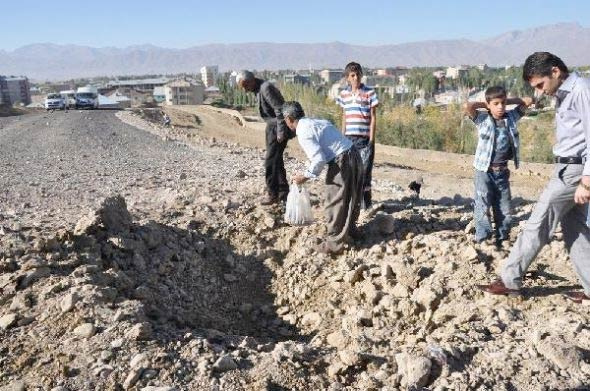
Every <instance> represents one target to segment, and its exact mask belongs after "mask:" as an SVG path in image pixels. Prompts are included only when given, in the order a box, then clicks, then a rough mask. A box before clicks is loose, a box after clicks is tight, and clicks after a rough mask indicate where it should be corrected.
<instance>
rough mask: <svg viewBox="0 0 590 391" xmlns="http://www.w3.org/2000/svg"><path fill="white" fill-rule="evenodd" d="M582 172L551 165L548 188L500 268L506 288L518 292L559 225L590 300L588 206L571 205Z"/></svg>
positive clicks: (577, 168) (575, 166)
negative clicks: (528, 270)
mask: <svg viewBox="0 0 590 391" xmlns="http://www.w3.org/2000/svg"><path fill="white" fill-rule="evenodd" d="M582 170H583V165H581V164H556V165H555V170H554V172H553V175H552V177H551V180H550V181H549V184H548V185H547V187H546V188H545V190H544V191H543V194H541V198H539V201H538V202H537V204H536V205H535V207H534V209H533V212H532V214H531V216H530V217H529V219H528V220H527V222H526V224H525V226H524V229H523V230H522V232H521V233H520V235H519V236H518V239H517V240H516V243H515V244H514V246H513V247H512V251H511V252H510V255H509V257H508V260H507V261H506V263H505V264H504V267H503V268H502V272H501V277H502V281H503V282H504V285H506V286H507V287H508V288H511V289H519V288H520V287H521V286H522V277H523V276H524V274H525V273H526V271H527V269H528V268H529V266H530V264H531V262H532V261H533V260H534V259H535V257H536V256H537V254H538V253H539V251H540V250H541V249H542V248H543V246H545V244H547V243H548V242H549V240H550V239H551V237H552V235H553V232H554V231H555V229H556V228H557V224H558V223H560V222H561V230H562V232H563V240H564V242H565V247H566V249H567V251H568V252H569V254H570V258H571V260H572V263H573V264H574V268H575V270H576V273H577V274H578V277H579V278H580V282H581V283H582V286H583V287H584V291H585V292H586V294H587V295H589V296H590V228H588V226H587V225H586V218H587V213H588V204H584V205H578V204H576V203H575V202H574V193H575V192H576V188H577V187H578V184H579V182H580V179H581V178H582Z"/></svg>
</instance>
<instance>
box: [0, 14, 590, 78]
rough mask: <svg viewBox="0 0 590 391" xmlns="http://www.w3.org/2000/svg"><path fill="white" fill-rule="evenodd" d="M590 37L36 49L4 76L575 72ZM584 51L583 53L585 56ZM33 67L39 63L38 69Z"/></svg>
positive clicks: (566, 33) (581, 30)
mask: <svg viewBox="0 0 590 391" xmlns="http://www.w3.org/2000/svg"><path fill="white" fill-rule="evenodd" d="M589 48H590V29H588V28H585V27H583V26H581V25H580V24H579V23H575V22H562V23H556V24H551V25H547V26H540V27H535V28H530V29H526V30H513V31H509V32H506V33H503V34H499V35H497V36H495V37H491V38H488V39H484V40H480V41H472V40H468V39H454V40H436V41H422V42H409V43H402V44H395V45H378V46H363V45H351V44H347V43H344V42H340V41H333V42H327V43H306V44H303V43H271V42H251V43H242V44H223V43H212V44H208V45H200V46H194V47H190V48H187V49H169V48H162V47H158V46H155V45H152V44H149V43H146V44H140V45H132V46H129V47H126V48H114V47H103V48H93V47H88V46H81V45H59V44H54V43H35V44H31V45H26V46H23V47H20V48H18V49H16V50H13V51H0V53H2V56H0V74H23V75H27V76H29V77H30V78H32V79H53V80H63V79H70V78H77V77H90V76H102V75H107V76H108V75H131V74H135V75H141V74H148V73H150V74H154V73H163V74H164V73H168V74H169V73H181V72H191V73H198V71H199V69H200V67H201V66H203V65H205V64H210V65H218V66H219V69H220V70H222V71H224V70H233V69H259V70H261V69H269V70H272V69H306V68H308V67H309V66H310V64H311V66H313V67H315V68H321V67H325V68H343V67H344V65H345V64H347V63H348V62H350V61H353V60H354V61H358V62H360V63H361V64H363V65H364V66H367V67H387V66H408V67H411V66H447V65H457V64H465V65H476V64H483V63H485V64H488V65H490V66H504V65H519V64H522V63H523V62H524V59H525V58H526V57H527V56H528V55H529V54H530V53H532V52H533V51H538V50H544V51H551V52H554V53H555V54H557V55H558V56H560V57H561V58H562V59H563V60H564V61H565V62H566V64H568V65H569V66H576V65H588V64H590V50H587V49H589ZM581 49H583V50H581ZM32 60H33V61H32Z"/></svg>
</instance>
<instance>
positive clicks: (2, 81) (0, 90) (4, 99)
mask: <svg viewBox="0 0 590 391" xmlns="http://www.w3.org/2000/svg"><path fill="white" fill-rule="evenodd" d="M2 105H5V106H8V105H10V95H8V83H6V78H5V77H4V76H0V106H2Z"/></svg>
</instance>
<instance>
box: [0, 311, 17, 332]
mask: <svg viewBox="0 0 590 391" xmlns="http://www.w3.org/2000/svg"><path fill="white" fill-rule="evenodd" d="M17 319H18V316H17V314H15V313H10V314H6V315H4V316H3V317H1V318H0V329H2V330H7V329H9V328H10V327H12V326H14V325H15V324H16V321H17Z"/></svg>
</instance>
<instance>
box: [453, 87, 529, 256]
mask: <svg viewBox="0 0 590 391" xmlns="http://www.w3.org/2000/svg"><path fill="white" fill-rule="evenodd" d="M485 97H486V103H484V102H468V103H466V104H465V105H464V106H463V110H464V113H465V114H466V115H468V116H469V118H470V119H471V120H472V121H473V123H474V124H475V126H476V127H477V133H478V136H479V137H478V143H477V149H476V152H475V160H474V162H473V166H474V167H475V196H474V199H475V210H474V220H475V241H476V242H477V243H481V242H483V241H484V240H486V239H488V238H489V237H490V236H491V234H492V224H491V222H490V218H489V215H488V210H489V208H490V207H491V208H492V213H493V217H494V224H495V228H496V230H495V234H496V235H495V236H496V245H498V246H500V245H501V244H502V242H503V241H504V240H506V239H508V236H509V234H510V224H511V222H512V217H511V215H510V200H511V195H510V182H509V179H510V170H509V169H508V161H509V160H514V167H515V168H518V163H519V160H518V152H519V140H518V130H517V128H516V122H517V121H518V120H519V119H520V118H521V117H522V116H523V115H524V112H525V109H526V107H528V106H529V105H530V104H531V103H532V99H531V98H523V99H519V98H511V99H506V90H505V89H504V88H503V87H490V88H488V89H487V90H486V93H485ZM511 104H516V105H518V106H517V107H516V108H515V109H512V110H509V111H506V105H511ZM480 108H485V109H487V110H486V111H483V112H482V111H480V112H478V111H477V109H480Z"/></svg>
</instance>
